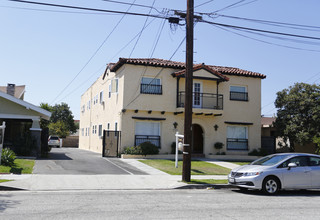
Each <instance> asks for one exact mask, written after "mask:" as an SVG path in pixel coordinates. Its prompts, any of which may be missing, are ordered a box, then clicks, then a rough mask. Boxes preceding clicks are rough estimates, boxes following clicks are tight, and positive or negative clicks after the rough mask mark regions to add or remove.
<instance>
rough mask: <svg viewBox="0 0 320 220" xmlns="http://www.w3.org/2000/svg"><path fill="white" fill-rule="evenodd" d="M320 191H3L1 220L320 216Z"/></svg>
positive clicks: (0, 210)
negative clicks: (264, 192) (272, 193)
mask: <svg viewBox="0 0 320 220" xmlns="http://www.w3.org/2000/svg"><path fill="white" fill-rule="evenodd" d="M319 203H320V191H287V192H281V193H280V194H278V195H276V196H265V195H263V194H261V193H259V192H256V191H249V192H248V193H242V192H240V191H239V190H230V189H220V190H106V191H105V190H93V191H51V192H40V191H39V192H28V191H16V192H0V219H6V220H10V219H14V220H16V219H24V220H28V219H219V220H220V219H237V220H238V219H239V220H241V219H245V220H251V219H252V220H256V219H259V220H264V219H267V220H270V219H282V220H286V219H288V220H289V219H290V220H294V219H299V220H301V219H308V220H310V219H318V218H319V217H318V216H319V212H320V211H319Z"/></svg>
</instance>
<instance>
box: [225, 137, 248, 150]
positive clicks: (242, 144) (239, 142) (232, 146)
mask: <svg viewBox="0 0 320 220" xmlns="http://www.w3.org/2000/svg"><path fill="white" fill-rule="evenodd" d="M227 150H248V139H241V138H227Z"/></svg>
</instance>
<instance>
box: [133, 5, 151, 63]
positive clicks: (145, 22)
mask: <svg viewBox="0 0 320 220" xmlns="http://www.w3.org/2000/svg"><path fill="white" fill-rule="evenodd" d="M155 1H156V0H153V3H152V7H153V5H154V3H155ZM151 10H152V8H150V11H149V14H150V13H151ZM148 19H149V17H147V18H146V20H145V21H144V24H143V27H142V31H140V34H139V37H138V39H137V41H136V43H135V44H134V46H133V48H132V50H131V53H130V55H129V58H130V57H131V55H132V53H133V51H134V50H135V48H136V46H137V44H138V42H139V40H140V37H141V35H142V32H143V30H144V27H145V26H146V24H147V22H148Z"/></svg>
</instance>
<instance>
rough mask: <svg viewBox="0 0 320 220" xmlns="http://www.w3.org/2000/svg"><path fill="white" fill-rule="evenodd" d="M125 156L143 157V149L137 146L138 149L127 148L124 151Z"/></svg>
mask: <svg viewBox="0 0 320 220" xmlns="http://www.w3.org/2000/svg"><path fill="white" fill-rule="evenodd" d="M123 154H129V155H141V154H142V152H141V147H139V146H137V147H126V148H125V149H124V150H123Z"/></svg>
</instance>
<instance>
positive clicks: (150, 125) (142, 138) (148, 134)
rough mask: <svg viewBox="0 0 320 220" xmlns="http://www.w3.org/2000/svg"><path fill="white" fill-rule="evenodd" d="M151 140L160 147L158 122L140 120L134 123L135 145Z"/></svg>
mask: <svg viewBox="0 0 320 220" xmlns="http://www.w3.org/2000/svg"><path fill="white" fill-rule="evenodd" d="M148 141H149V142H151V143H152V144H154V145H156V146H157V147H160V146H161V144H160V122H142V121H137V122H136V124H135V141H134V142H135V146H138V145H139V144H141V143H143V142H148Z"/></svg>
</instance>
